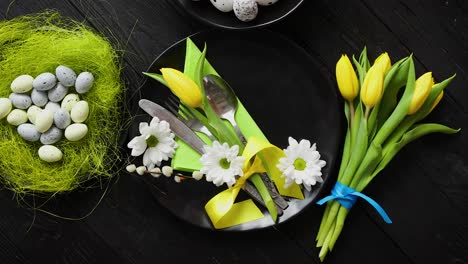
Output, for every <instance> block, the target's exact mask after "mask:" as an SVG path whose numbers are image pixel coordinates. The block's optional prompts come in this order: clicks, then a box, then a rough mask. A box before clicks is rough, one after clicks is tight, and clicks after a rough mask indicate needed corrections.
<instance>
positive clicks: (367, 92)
mask: <svg viewBox="0 0 468 264" xmlns="http://www.w3.org/2000/svg"><path fill="white" fill-rule="evenodd" d="M383 81H384V72H383V67H381V66H380V65H379V64H374V65H373V66H372V67H371V68H370V69H369V71H368V72H367V74H366V77H364V82H363V84H362V88H361V100H362V102H363V103H364V105H365V106H366V107H367V108H368V109H370V108H372V107H374V106H375V105H376V104H377V103H378V102H379V101H380V99H381V98H382V93H383Z"/></svg>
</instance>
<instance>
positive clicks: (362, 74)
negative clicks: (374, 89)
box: [353, 55, 366, 86]
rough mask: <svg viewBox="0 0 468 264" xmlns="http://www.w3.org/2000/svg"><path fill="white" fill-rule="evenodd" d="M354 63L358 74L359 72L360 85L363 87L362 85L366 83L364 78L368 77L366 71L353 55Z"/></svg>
mask: <svg viewBox="0 0 468 264" xmlns="http://www.w3.org/2000/svg"><path fill="white" fill-rule="evenodd" d="M353 63H354V66H356V69H357V72H358V77H359V85H360V86H362V83H363V82H364V77H366V70H364V68H363V67H362V66H361V64H360V63H359V61H357V60H356V58H355V57H354V55H353Z"/></svg>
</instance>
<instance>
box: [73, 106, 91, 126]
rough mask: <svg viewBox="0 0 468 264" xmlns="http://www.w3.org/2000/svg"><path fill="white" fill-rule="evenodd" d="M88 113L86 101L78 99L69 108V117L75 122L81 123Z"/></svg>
mask: <svg viewBox="0 0 468 264" xmlns="http://www.w3.org/2000/svg"><path fill="white" fill-rule="evenodd" d="M88 115H89V105H88V102H86V101H79V102H78V103H76V105H75V106H74V107H73V108H72V110H71V114H70V116H71V119H72V120H73V122H75V123H83V122H84V121H86V119H87V118H88Z"/></svg>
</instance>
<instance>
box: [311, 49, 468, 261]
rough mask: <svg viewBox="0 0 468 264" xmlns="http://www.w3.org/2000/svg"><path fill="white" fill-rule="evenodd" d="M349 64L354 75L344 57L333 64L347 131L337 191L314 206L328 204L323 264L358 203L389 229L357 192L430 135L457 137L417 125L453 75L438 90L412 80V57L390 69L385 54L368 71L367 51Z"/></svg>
mask: <svg viewBox="0 0 468 264" xmlns="http://www.w3.org/2000/svg"><path fill="white" fill-rule="evenodd" d="M353 62H354V66H355V67H356V70H357V74H356V71H355V70H354V68H353V64H352V63H351V61H350V59H349V58H348V56H346V55H343V56H342V57H341V58H340V60H339V61H338V62H337V64H336V79H337V83H338V88H339V91H340V93H341V95H342V96H343V98H344V99H345V103H344V106H345V107H344V112H345V115H346V119H347V122H348V129H347V133H346V138H345V143H344V148H343V154H342V160H341V165H340V169H339V173H338V180H337V182H336V185H335V186H334V187H333V189H332V191H331V195H329V196H327V197H325V198H323V199H322V200H320V201H318V202H317V203H318V204H320V205H322V204H325V203H326V208H325V212H324V215H323V218H322V221H321V224H320V229H319V232H318V234H317V238H316V240H317V247H321V250H320V253H319V257H320V259H321V260H322V261H323V260H324V258H325V256H326V255H327V253H328V252H329V251H331V250H332V249H333V247H334V246H335V243H336V241H337V239H338V237H339V235H340V233H341V231H342V229H343V225H344V222H345V220H346V217H347V215H348V213H349V210H350V209H351V208H352V206H353V205H354V203H355V202H356V200H357V198H358V197H360V198H363V199H364V200H366V201H367V202H369V203H370V204H371V205H372V206H373V207H374V208H375V209H376V210H377V211H378V212H379V214H380V215H381V216H382V218H383V219H384V221H385V222H387V223H391V220H390V217H389V216H388V215H387V214H386V213H385V211H384V210H383V209H382V208H381V207H380V206H379V205H378V204H377V203H376V202H375V201H374V200H372V199H371V198H370V197H368V196H366V195H364V194H363V193H361V192H362V191H363V190H364V189H365V188H366V187H367V185H368V184H369V183H370V182H371V181H372V180H373V179H374V178H375V177H376V176H377V175H378V174H379V172H381V171H382V170H383V169H384V168H385V166H386V165H387V164H388V163H389V162H390V161H391V160H392V159H393V157H395V155H396V154H397V153H398V152H399V151H400V150H401V149H402V148H403V147H404V146H405V145H406V144H408V143H410V142H411V141H413V140H415V139H417V138H419V137H422V136H424V135H427V134H430V133H435V132H439V133H446V134H452V133H456V132H458V131H459V130H455V129H452V128H449V127H447V126H444V125H441V124H429V123H425V124H422V123H418V122H420V121H421V120H423V119H424V118H425V117H426V116H427V115H428V114H429V113H431V112H432V110H433V109H434V108H435V107H436V106H437V104H438V103H439V102H440V100H441V99H442V97H443V94H444V91H443V90H444V88H445V87H446V86H447V85H448V84H449V83H450V82H451V81H452V79H453V78H454V77H455V75H454V76H452V77H450V78H448V79H446V80H444V81H442V82H440V83H436V84H434V79H433V78H432V73H431V72H428V73H425V74H423V75H422V76H420V77H419V78H418V79H416V76H415V75H416V74H415V68H414V63H413V58H412V56H409V57H406V58H403V59H401V60H400V61H398V62H396V63H395V64H394V65H391V61H390V57H389V56H388V54H387V53H383V54H382V55H380V56H379V57H378V58H377V59H376V60H375V62H374V64H373V65H372V66H371V65H370V62H369V60H368V57H367V51H366V49H364V50H363V51H362V53H361V55H360V57H359V59H358V60H356V59H355V58H354V56H353ZM400 94H401V95H400Z"/></svg>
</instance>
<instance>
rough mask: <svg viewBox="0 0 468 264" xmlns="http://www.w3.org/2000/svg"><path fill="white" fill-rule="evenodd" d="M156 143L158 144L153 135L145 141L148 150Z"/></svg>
mask: <svg viewBox="0 0 468 264" xmlns="http://www.w3.org/2000/svg"><path fill="white" fill-rule="evenodd" d="M158 143H159V140H158V138H157V137H155V136H154V135H151V136H149V137H148V138H147V139H146V145H148V147H149V148H153V147H156V145H158Z"/></svg>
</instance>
